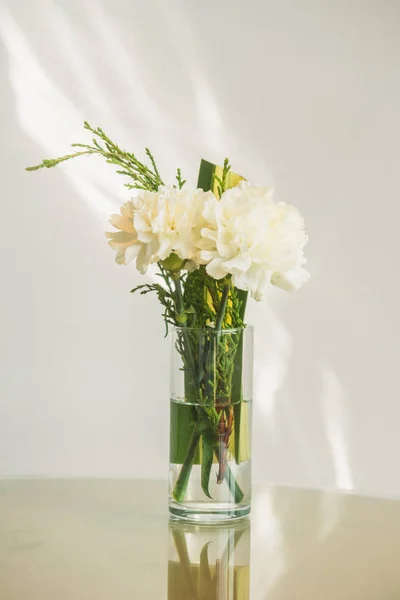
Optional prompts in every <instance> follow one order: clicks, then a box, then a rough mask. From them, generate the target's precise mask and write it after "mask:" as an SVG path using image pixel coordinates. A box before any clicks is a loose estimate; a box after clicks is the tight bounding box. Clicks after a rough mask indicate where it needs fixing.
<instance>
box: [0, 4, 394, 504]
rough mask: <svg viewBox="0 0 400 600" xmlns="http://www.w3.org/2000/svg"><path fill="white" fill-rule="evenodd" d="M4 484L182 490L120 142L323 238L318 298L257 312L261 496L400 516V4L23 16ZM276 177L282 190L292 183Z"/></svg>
mask: <svg viewBox="0 0 400 600" xmlns="http://www.w3.org/2000/svg"><path fill="white" fill-rule="evenodd" d="M0 6H1V13H0V38H1V39H0V41H1V63H0V69H1V72H0V76H1V100H2V111H1V184H2V193H1V199H0V207H1V215H2V217H1V244H2V252H1V253H0V262H1V294H0V318H1V339H0V350H1V362H0V367H1V386H0V390H1V403H0V475H1V476H12V475H50V476H85V475H94V476H105V475H111V476H137V477H165V476H166V469H167V446H168V427H167V421H168V392H169V388H168V360H167V354H168V350H169V346H168V342H167V341H166V340H164V339H163V323H162V320H161V318H160V316H159V312H160V310H159V307H158V305H157V303H156V301H155V300H153V299H150V298H147V299H143V298H140V297H132V296H131V295H130V294H129V290H130V289H131V288H132V287H133V286H134V285H136V284H137V283H138V282H139V276H138V275H137V274H136V273H135V270H134V268H133V267H131V268H122V267H118V266H117V265H115V264H114V262H113V261H114V255H113V253H112V252H111V251H110V250H109V249H108V248H107V246H106V242H105V240H104V233H103V232H104V229H105V226H106V222H107V218H108V214H109V213H110V212H112V211H113V210H115V209H116V208H117V207H118V206H119V205H120V204H121V203H123V202H124V201H125V200H126V199H127V197H128V196H127V190H125V188H123V187H122V185H121V184H122V181H121V178H120V177H119V176H118V175H114V173H113V170H112V167H107V165H105V164H103V162H102V161H101V160H100V159H94V158H93V159H91V158H89V159H82V160H81V161H79V162H78V161H77V162H74V163H71V164H69V165H66V166H65V167H64V168H63V169H61V168H59V169H57V170H54V171H47V172H40V173H31V174H30V173H26V172H24V170H23V169H24V166H25V165H30V164H35V163H37V162H40V160H41V159H42V158H43V157H51V156H53V155H58V154H63V153H64V152H66V151H67V149H68V144H69V143H70V142H73V141H82V140H83V139H85V134H84V132H83V130H82V127H81V124H82V122H83V120H84V119H88V120H89V121H90V122H91V123H92V124H93V125H101V126H102V127H103V128H104V129H105V130H106V131H107V132H109V134H110V135H111V137H114V138H116V139H117V140H119V141H120V143H121V145H124V146H126V147H129V148H132V149H133V150H135V151H138V152H140V150H141V149H142V148H143V147H144V146H146V145H147V146H150V148H152V150H153V151H154V153H155V155H156V157H157V158H158V162H159V163H160V167H161V169H162V172H163V173H165V174H166V178H168V177H171V178H172V176H173V171H174V170H175V168H176V167H177V166H181V167H182V170H183V173H184V175H185V176H186V177H187V178H188V179H189V181H190V182H191V183H195V181H196V174H197V170H198V165H199V160H200V158H201V157H205V158H208V159H210V160H212V161H213V162H221V161H222V160H223V158H224V157H225V156H226V155H228V156H229V157H230V159H231V162H232V165H233V168H234V170H235V171H237V172H239V173H242V174H243V175H245V176H247V177H248V178H251V179H253V180H255V181H257V182H260V183H262V182H264V181H273V182H274V185H275V189H276V190H277V195H278V197H279V198H280V199H282V200H286V201H287V202H292V203H294V204H296V205H297V206H298V207H299V208H300V210H301V212H302V213H303V214H304V215H305V218H306V225H307V230H308V233H309V237H310V242H309V244H308V246H307V248H306V253H307V255H308V258H309V264H308V267H309V270H310V271H311V272H312V279H311V280H310V282H309V284H308V285H307V286H306V287H305V288H304V289H303V290H301V291H300V292H298V293H297V294H294V295H289V294H285V293H284V292H281V291H279V290H272V291H271V294H270V297H269V298H268V300H267V302H265V303H263V304H258V305H255V304H253V305H252V306H251V309H250V312H249V321H250V322H252V323H253V324H254V325H255V326H256V329H257V340H256V357H257V361H256V386H255V423H254V477H255V479H256V480H257V481H261V480H262V481H271V482H281V483H290V484H295V485H303V486H312V487H322V488H344V489H352V490H353V489H354V490H357V491H361V492H367V493H371V494H379V495H391V496H392V495H393V496H400V475H399V455H400V435H399V422H400V403H399V369H398V361H399V358H400V353H399V334H400V331H399V329H400V328H399V325H400V313H399V300H400V298H399V281H398V272H399V269H398V260H399V250H398V223H399V219H400V198H399V191H400V184H399V180H400V173H399V147H400V144H399V139H400V114H399V106H400V36H399V31H400V4H399V2H397V1H396V0H363V1H361V0H339V1H333V0H331V1H324V0H303V1H302V2H299V1H298V0H258V1H255V0H253V1H250V2H247V3H244V2H243V1H242V0H229V1H228V0H219V1H218V2H213V1H212V0H202V1H201V2H199V1H196V0H189V1H188V0H168V2H165V1H163V0H158V1H157V0H147V1H146V2H140V1H139V0H136V1H132V0H92V1H90V0H84V1H79V0H58V1H52V0H0ZM271 174H273V178H272V177H271Z"/></svg>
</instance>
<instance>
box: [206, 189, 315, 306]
mask: <svg viewBox="0 0 400 600" xmlns="http://www.w3.org/2000/svg"><path fill="white" fill-rule="evenodd" d="M204 216H205V218H206V220H207V221H208V225H207V226H206V227H205V228H203V230H202V236H203V240H202V241H201V246H202V252H201V259H202V262H203V264H206V265H207V266H206V269H207V272H208V273H209V275H211V276H212V277H214V278H215V279H222V278H223V277H226V276H227V275H232V280H233V284H234V285H235V286H236V287H238V288H240V289H243V290H249V291H250V292H251V294H252V296H253V297H254V298H255V299H256V300H260V299H261V298H262V296H263V293H264V291H265V289H266V287H267V286H268V284H269V283H273V284H274V285H277V286H279V287H281V288H282V289H285V290H292V289H297V288H298V287H300V286H301V285H302V284H303V283H304V282H305V281H306V280H307V279H308V273H307V271H305V269H303V268H302V266H301V265H302V264H304V263H305V262H306V261H305V258H304V255H303V247H304V245H305V243H306V242H307V236H306V234H305V231H304V222H303V218H302V216H301V215H300V213H299V211H298V210H297V209H296V208H295V207H294V206H289V205H287V204H285V203H284V202H278V203H275V202H274V201H273V199H272V191H270V190H267V189H266V188H263V187H257V186H252V185H251V184H249V183H248V182H241V183H240V184H239V186H237V187H235V188H232V189H229V190H227V191H226V192H224V193H223V194H222V197H221V199H220V200H219V201H218V200H217V199H216V198H215V197H213V198H210V199H209V200H207V203H206V206H205V211H204Z"/></svg>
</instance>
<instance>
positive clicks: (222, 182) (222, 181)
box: [214, 158, 231, 197]
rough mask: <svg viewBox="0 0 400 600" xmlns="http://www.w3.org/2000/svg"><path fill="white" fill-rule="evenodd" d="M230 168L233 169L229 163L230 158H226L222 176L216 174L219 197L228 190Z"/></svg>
mask: <svg viewBox="0 0 400 600" xmlns="http://www.w3.org/2000/svg"><path fill="white" fill-rule="evenodd" d="M230 170H231V165H230V164H229V159H228V158H226V159H225V160H224V168H223V170H222V177H219V176H218V175H214V179H216V181H217V182H218V188H217V191H218V195H219V197H221V196H222V194H223V193H224V192H225V190H226V184H227V178H228V173H229V171H230Z"/></svg>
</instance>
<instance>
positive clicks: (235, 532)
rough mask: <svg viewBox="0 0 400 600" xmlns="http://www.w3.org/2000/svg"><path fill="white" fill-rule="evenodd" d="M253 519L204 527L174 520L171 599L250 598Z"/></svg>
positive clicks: (171, 556) (171, 552)
mask: <svg viewBox="0 0 400 600" xmlns="http://www.w3.org/2000/svg"><path fill="white" fill-rule="evenodd" d="M249 598H250V521H248V520H244V521H241V522H238V523H236V524H235V525H233V524H232V525H229V526H224V527H221V526H218V527H217V526H214V527H204V526H200V525H191V524H187V523H181V522H176V521H171V522H170V525H169V545H168V600H248V599H249Z"/></svg>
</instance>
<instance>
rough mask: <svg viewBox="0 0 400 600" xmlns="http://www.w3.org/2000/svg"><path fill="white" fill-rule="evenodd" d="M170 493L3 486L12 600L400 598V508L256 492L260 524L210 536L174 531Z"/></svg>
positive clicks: (110, 484) (6, 590)
mask: <svg viewBox="0 0 400 600" xmlns="http://www.w3.org/2000/svg"><path fill="white" fill-rule="evenodd" d="M166 494H167V491H166V484H165V483H163V482H154V481H137V480H55V479H18V480H2V481H0V598H1V600H39V599H40V600H47V599H49V600H50V599H51V600H92V599H93V600H103V599H104V600H106V599H107V600H125V599H126V600H128V599H129V600H146V599H148V600H153V599H154V600H162V599H165V598H168V600H196V599H198V600H222V599H223V600H264V599H268V600H302V599H307V600H331V599H332V600H333V599H335V600H399V599H400V502H398V501H394V500H382V499H374V498H367V497H362V496H355V495H349V494H340V493H332V492H322V491H312V490H300V489H293V488H279V487H272V488H271V487H270V488H268V487H265V488H256V489H255V490H254V501H253V510H252V518H251V520H250V522H241V523H239V524H237V525H236V526H230V527H211V528H210V527H209V528H198V527H194V526H185V525H181V526H180V525H173V524H172V525H171V524H169V523H168V514H167V509H166V503H165V499H166ZM250 533H251V536H250ZM250 539H251V551H250Z"/></svg>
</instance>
